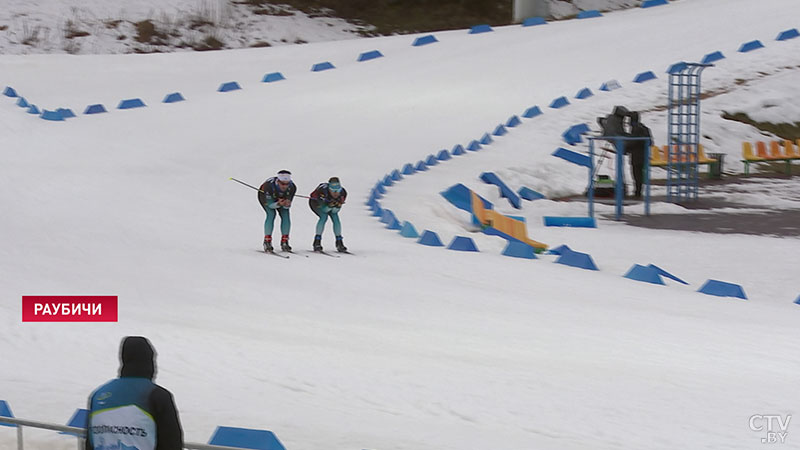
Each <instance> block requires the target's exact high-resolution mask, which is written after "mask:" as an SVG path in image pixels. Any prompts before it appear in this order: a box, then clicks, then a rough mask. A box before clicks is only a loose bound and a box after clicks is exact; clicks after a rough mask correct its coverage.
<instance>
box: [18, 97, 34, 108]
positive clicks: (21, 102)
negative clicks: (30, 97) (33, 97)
mask: <svg viewBox="0 0 800 450" xmlns="http://www.w3.org/2000/svg"><path fill="white" fill-rule="evenodd" d="M17 106H19V107H20V108H28V107H30V106H31V105H30V104H29V103H28V101H27V100H25V97H19V98H18V99H17Z"/></svg>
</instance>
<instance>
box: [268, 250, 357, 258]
mask: <svg viewBox="0 0 800 450" xmlns="http://www.w3.org/2000/svg"><path fill="white" fill-rule="evenodd" d="M308 252H309V253H317V254H320V255H325V256H330V257H331V258H340V257H341V256H340V255H334V254H333V253H328V252H326V251H324V250H319V251H316V250H308ZM264 253H266V254H268V255H273V256H277V257H279V258H283V259H289V255H284V253H291V254H293V255H297V253H295V252H281V253H275V251H274V250H270V251H266V250H265V251H264ZM338 253H344V254H347V255H355V253H352V252H350V251H346V252H338ZM306 257H308V256H306Z"/></svg>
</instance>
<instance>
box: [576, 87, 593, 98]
mask: <svg viewBox="0 0 800 450" xmlns="http://www.w3.org/2000/svg"><path fill="white" fill-rule="evenodd" d="M593 95H594V94H592V90H591V89H589V88H583V89H581V90H580V91H578V93H577V94H575V98H577V99H579V100H583V99H585V98H589V97H591V96H593Z"/></svg>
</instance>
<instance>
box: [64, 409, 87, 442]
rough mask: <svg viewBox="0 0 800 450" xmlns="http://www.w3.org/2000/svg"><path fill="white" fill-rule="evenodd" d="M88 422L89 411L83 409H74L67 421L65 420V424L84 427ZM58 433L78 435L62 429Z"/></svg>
mask: <svg viewBox="0 0 800 450" xmlns="http://www.w3.org/2000/svg"><path fill="white" fill-rule="evenodd" d="M88 423H89V411H87V410H85V409H76V410H75V412H74V413H72V417H70V419H69V421H67V426H68V427H76V428H86V426H87V425H88ZM58 434H67V435H71V436H78V434H77V433H69V432H64V431H61V432H59V433H58Z"/></svg>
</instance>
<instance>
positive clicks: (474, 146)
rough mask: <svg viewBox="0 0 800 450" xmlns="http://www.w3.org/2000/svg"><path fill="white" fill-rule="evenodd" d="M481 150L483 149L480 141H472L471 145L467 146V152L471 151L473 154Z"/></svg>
mask: <svg viewBox="0 0 800 450" xmlns="http://www.w3.org/2000/svg"><path fill="white" fill-rule="evenodd" d="M481 148H482V147H481V143H480V142H478V141H472V142H470V143H469V145H467V150H470V151H473V152H477V151H478V150H480V149H481Z"/></svg>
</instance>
